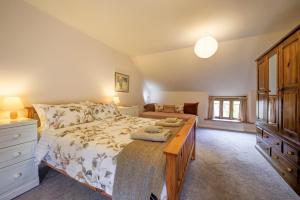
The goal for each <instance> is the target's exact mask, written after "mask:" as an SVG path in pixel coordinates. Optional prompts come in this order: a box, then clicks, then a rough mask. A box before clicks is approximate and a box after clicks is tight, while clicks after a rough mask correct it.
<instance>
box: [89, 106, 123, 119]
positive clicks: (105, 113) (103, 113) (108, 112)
mask: <svg viewBox="0 0 300 200" xmlns="http://www.w3.org/2000/svg"><path fill="white" fill-rule="evenodd" d="M89 107H90V108H91V110H92V113H93V117H94V119H95V120H101V119H107V118H111V117H115V116H118V115H120V112H119V110H118V108H117V106H116V105H115V104H113V103H110V104H103V103H98V104H95V105H90V106H89Z"/></svg>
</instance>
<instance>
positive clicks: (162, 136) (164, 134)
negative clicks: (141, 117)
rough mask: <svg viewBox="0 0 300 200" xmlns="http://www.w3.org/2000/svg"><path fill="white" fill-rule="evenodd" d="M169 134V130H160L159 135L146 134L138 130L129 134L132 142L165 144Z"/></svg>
mask: <svg viewBox="0 0 300 200" xmlns="http://www.w3.org/2000/svg"><path fill="white" fill-rule="evenodd" d="M170 134H171V132H170V130H169V129H162V131H161V132H160V133H146V132H143V131H141V129H140V130H138V131H137V132H134V133H131V134H130V136H131V139H134V140H147V141H153V142H165V141H167V139H168V138H169V136H170Z"/></svg>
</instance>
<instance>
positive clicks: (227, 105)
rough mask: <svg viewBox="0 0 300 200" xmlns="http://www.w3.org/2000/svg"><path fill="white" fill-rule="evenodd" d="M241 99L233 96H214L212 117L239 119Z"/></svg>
mask: <svg viewBox="0 0 300 200" xmlns="http://www.w3.org/2000/svg"><path fill="white" fill-rule="evenodd" d="M240 110H241V101H240V100H239V99H235V98H215V99H214V102H213V118H214V119H223V120H238V121H239V120H240Z"/></svg>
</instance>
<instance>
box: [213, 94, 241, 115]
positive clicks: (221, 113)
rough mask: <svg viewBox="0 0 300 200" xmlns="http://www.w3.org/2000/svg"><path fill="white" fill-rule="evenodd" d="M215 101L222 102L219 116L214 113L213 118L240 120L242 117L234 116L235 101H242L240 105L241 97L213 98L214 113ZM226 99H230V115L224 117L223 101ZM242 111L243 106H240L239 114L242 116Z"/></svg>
mask: <svg viewBox="0 0 300 200" xmlns="http://www.w3.org/2000/svg"><path fill="white" fill-rule="evenodd" d="M214 101H219V102H220V104H219V116H218V117H215V116H214V115H213V119H218V120H222V119H224V120H236V121H240V120H241V119H240V117H238V118H234V117H233V102H234V101H239V102H240V105H241V99H240V98H239V97H230V98H228V97H215V98H214V99H213V113H214V109H215V108H214ZM224 101H229V117H224V116H223V102H224ZM240 112H241V107H240V108H239V116H240Z"/></svg>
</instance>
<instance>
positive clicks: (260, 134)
mask: <svg viewBox="0 0 300 200" xmlns="http://www.w3.org/2000/svg"><path fill="white" fill-rule="evenodd" d="M262 133H263V130H262V129H261V128H259V127H256V136H257V137H259V138H262V136H263V134H262Z"/></svg>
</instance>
